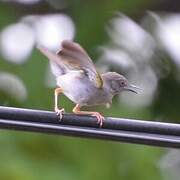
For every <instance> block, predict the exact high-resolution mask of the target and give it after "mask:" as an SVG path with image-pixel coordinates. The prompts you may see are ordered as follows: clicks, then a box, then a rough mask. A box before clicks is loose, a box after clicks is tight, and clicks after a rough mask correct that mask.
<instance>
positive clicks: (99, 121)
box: [73, 104, 104, 127]
mask: <svg viewBox="0 0 180 180" xmlns="http://www.w3.org/2000/svg"><path fill="white" fill-rule="evenodd" d="M80 107H81V106H80V105H79V104H76V106H75V107H74V108H73V113H75V114H84V115H91V116H95V117H96V118H97V120H98V123H99V125H100V127H102V125H103V120H104V117H103V116H102V115H101V114H100V113H99V112H92V111H81V110H80Z"/></svg>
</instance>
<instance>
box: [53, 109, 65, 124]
mask: <svg viewBox="0 0 180 180" xmlns="http://www.w3.org/2000/svg"><path fill="white" fill-rule="evenodd" d="M64 111H65V110H64V108H62V109H59V108H55V112H56V114H57V116H59V121H61V120H62V118H63V113H64Z"/></svg>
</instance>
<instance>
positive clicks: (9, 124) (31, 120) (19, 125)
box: [0, 107, 180, 148]
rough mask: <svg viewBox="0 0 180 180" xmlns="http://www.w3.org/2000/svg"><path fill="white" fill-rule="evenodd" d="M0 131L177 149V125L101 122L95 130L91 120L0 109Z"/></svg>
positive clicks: (179, 126) (120, 120) (179, 136)
mask: <svg viewBox="0 0 180 180" xmlns="http://www.w3.org/2000/svg"><path fill="white" fill-rule="evenodd" d="M0 128H2V129H14V130H24V131H33V132H42V133H55V134H62V135H69V136H79V137H90V138H97V139H105V140H115V141H122V142H130V143H138V144H146V145H154V146H163V147H175V148H179V147H180V124H172V123H162V122H152V121H142V120H134V119H124V118H105V120H104V124H103V127H102V128H99V125H98V124H97V119H96V118H95V117H91V116H81V115H75V114H64V116H63V119H62V121H61V122H60V121H59V117H58V116H57V115H56V113H54V112H49V111H42V110H30V109H20V108H10V107H0Z"/></svg>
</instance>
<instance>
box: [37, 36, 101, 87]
mask: <svg viewBox="0 0 180 180" xmlns="http://www.w3.org/2000/svg"><path fill="white" fill-rule="evenodd" d="M38 49H39V50H40V51H41V52H42V53H43V54H44V55H45V56H47V57H48V59H50V60H51V61H52V62H51V68H52V71H53V72H54V74H55V76H60V75H62V74H66V73H68V71H72V70H77V71H84V74H85V75H87V76H88V77H89V79H90V81H92V82H93V84H94V85H95V86H96V87H97V88H102V86H103V81H102V78H101V76H100V74H99V73H98V72H97V70H96V68H95V66H94V64H93V62H92V60H91V58H90V57H89V56H88V54H87V53H86V51H85V50H84V49H83V48H82V47H81V46H80V45H79V44H78V43H75V42H72V41H68V40H65V41H63V42H62V43H61V49H60V50H59V51H58V52H57V53H56V54H55V53H52V52H50V51H49V50H48V49H46V48H44V47H39V48H38Z"/></svg>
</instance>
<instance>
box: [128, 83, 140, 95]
mask: <svg viewBox="0 0 180 180" xmlns="http://www.w3.org/2000/svg"><path fill="white" fill-rule="evenodd" d="M125 90H127V91H131V92H133V93H136V94H138V93H139V91H141V90H142V89H141V88H139V87H138V86H135V85H133V84H130V85H128V86H127V87H126V88H125Z"/></svg>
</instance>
